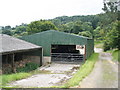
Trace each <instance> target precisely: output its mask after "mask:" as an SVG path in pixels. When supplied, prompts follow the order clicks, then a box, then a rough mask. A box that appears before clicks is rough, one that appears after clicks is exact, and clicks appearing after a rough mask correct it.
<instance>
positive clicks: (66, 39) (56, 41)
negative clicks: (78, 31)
mask: <svg viewBox="0 0 120 90" xmlns="http://www.w3.org/2000/svg"><path fill="white" fill-rule="evenodd" d="M21 39H23V40H26V41H28V42H31V43H34V44H36V45H39V46H42V47H43V55H44V56H50V55H51V45H85V46H86V47H85V48H86V53H85V57H86V59H87V58H88V57H89V56H90V55H91V54H92V53H93V52H94V40H93V39H90V38H88V37H84V36H79V35H74V34H69V33H65V32H59V31H56V30H48V31H44V32H40V33H36V34H32V35H28V36H23V37H21Z"/></svg>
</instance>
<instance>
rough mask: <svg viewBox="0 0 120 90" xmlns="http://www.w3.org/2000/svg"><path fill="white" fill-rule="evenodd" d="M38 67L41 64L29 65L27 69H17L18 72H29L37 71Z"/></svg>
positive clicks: (26, 66)
mask: <svg viewBox="0 0 120 90" xmlns="http://www.w3.org/2000/svg"><path fill="white" fill-rule="evenodd" d="M38 67H39V64H36V63H32V62H30V63H27V64H26V65H25V67H21V68H17V72H29V71H32V70H35V69H37V68H38Z"/></svg>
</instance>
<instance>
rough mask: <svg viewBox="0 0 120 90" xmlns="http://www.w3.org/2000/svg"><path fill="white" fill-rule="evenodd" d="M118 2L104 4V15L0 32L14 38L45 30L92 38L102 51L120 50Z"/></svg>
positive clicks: (59, 19) (35, 23) (67, 18)
mask: <svg viewBox="0 0 120 90" xmlns="http://www.w3.org/2000/svg"><path fill="white" fill-rule="evenodd" d="M119 4H120V2H104V7H103V8H102V10H103V11H104V13H101V14H97V15H86V16H84V15H77V16H61V17H56V18H54V19H48V20H38V21H32V22H31V23H30V24H24V23H22V24H21V25H19V26H18V25H16V27H11V26H4V27H2V26H1V27H0V32H1V33H3V34H8V35H11V36H15V37H20V36H24V35H30V34H34V33H38V32H42V31H46V30H58V31H61V32H66V33H72V34H77V35H82V36H86V37H89V38H94V40H95V41H102V42H104V51H107V50H110V49H114V48H118V49H119V50H120V43H119V42H118V41H120V11H119V10H118V5H119Z"/></svg>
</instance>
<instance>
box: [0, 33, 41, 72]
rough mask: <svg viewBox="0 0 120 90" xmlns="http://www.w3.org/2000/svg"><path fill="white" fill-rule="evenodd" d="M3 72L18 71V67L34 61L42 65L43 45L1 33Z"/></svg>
mask: <svg viewBox="0 0 120 90" xmlns="http://www.w3.org/2000/svg"><path fill="white" fill-rule="evenodd" d="M0 39H1V42H0V48H1V49H0V56H1V57H2V58H1V63H2V65H1V67H2V72H3V73H5V72H10V71H11V72H16V68H18V67H22V66H24V65H25V64H26V63H29V62H33V63H36V64H39V66H41V65H42V51H43V50H42V47H41V46H37V45H35V44H32V43H30V42H26V41H24V40H21V39H18V38H15V37H12V36H9V35H5V34H0Z"/></svg>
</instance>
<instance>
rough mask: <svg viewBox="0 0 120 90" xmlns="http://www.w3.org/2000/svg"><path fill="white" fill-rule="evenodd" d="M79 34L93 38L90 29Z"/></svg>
mask: <svg viewBox="0 0 120 90" xmlns="http://www.w3.org/2000/svg"><path fill="white" fill-rule="evenodd" d="M79 35H81V36H85V37H89V38H92V34H91V33H90V32H89V31H83V32H79Z"/></svg>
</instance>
